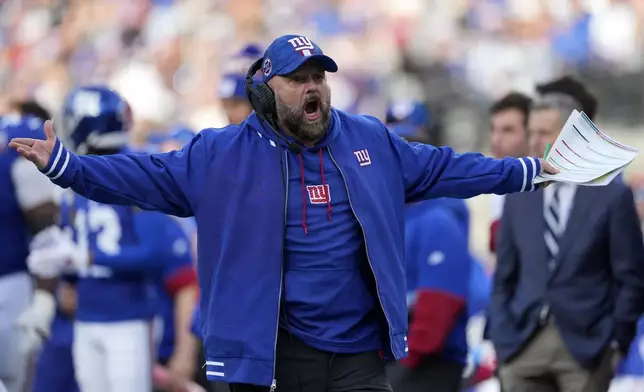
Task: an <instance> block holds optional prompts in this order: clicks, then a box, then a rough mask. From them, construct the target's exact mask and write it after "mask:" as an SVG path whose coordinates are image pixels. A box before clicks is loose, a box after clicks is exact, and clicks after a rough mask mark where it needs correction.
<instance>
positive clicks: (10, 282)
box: [0, 273, 33, 392]
mask: <svg viewBox="0 0 644 392" xmlns="http://www.w3.org/2000/svg"><path fill="white" fill-rule="evenodd" d="M32 293H33V284H32V281H31V277H30V276H29V274H27V273H16V274H11V275H5V276H0V385H3V386H4V388H5V389H6V391H8V392H23V389H24V388H25V381H26V378H27V372H28V370H27V369H28V365H29V361H30V358H29V356H28V355H27V354H28V353H24V352H23V350H22V349H21V348H22V346H21V344H20V342H21V337H22V334H21V332H20V331H19V330H18V328H17V327H16V321H17V320H18V316H20V315H21V314H22V312H24V311H25V310H26V309H27V308H28V307H29V303H30V302H31V296H32ZM1 390H2V387H0V391H1Z"/></svg>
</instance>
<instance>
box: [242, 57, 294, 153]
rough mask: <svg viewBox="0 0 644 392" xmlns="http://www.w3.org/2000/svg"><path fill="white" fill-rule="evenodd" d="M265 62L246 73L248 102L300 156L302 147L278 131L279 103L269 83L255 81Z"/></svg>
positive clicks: (258, 61) (259, 63)
mask: <svg viewBox="0 0 644 392" xmlns="http://www.w3.org/2000/svg"><path fill="white" fill-rule="evenodd" d="M263 62H264V59H263V58H260V59H258V60H257V61H255V62H254V63H253V64H252V65H251V66H250V68H248V72H247V73H246V83H245V90H246V95H247V96H248V102H250V106H251V107H252V108H253V110H255V113H257V116H259V118H260V119H261V120H264V121H265V122H266V123H268V125H269V126H270V128H271V130H272V131H273V133H275V135H276V136H277V137H278V138H280V139H281V140H282V141H283V142H285V143H286V145H287V146H288V149H289V150H290V151H291V152H292V153H294V154H299V153H301V152H302V147H300V146H299V145H298V144H296V143H293V142H291V141H290V140H288V139H287V138H286V137H284V135H282V134H281V133H280V132H278V131H277V128H278V125H277V101H276V100H275V92H274V91H273V89H272V88H271V86H269V85H268V84H267V83H258V84H255V81H254V80H253V76H255V74H256V73H257V71H259V70H260V69H261V68H262V64H263Z"/></svg>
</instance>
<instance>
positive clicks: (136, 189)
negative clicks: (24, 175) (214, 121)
mask: <svg viewBox="0 0 644 392" xmlns="http://www.w3.org/2000/svg"><path fill="white" fill-rule="evenodd" d="M202 134H203V132H202V133H200V134H198V135H197V136H195V138H194V139H193V140H192V141H191V142H190V143H188V144H187V145H186V146H184V148H183V149H182V150H180V151H173V152H169V153H163V154H151V155H150V154H134V153H133V154H116V155H102V156H77V155H75V154H74V153H71V152H69V151H68V150H67V149H66V148H65V147H64V146H63V145H62V143H61V142H60V141H59V140H57V141H56V144H55V146H54V151H53V152H52V155H51V158H50V160H49V162H48V164H47V166H46V167H45V168H44V169H42V170H41V171H42V172H43V173H44V174H45V175H47V176H48V177H49V178H50V179H51V180H52V181H53V182H54V183H55V184H56V185H59V186H61V187H63V188H67V187H71V189H73V190H74V191H75V192H76V193H78V194H80V195H82V196H85V197H87V198H88V199H91V200H94V201H97V202H99V203H106V204H120V205H136V206H138V207H140V208H142V209H144V210H157V211H162V212H164V213H167V214H171V215H177V216H192V215H193V208H192V206H191V204H190V200H194V198H191V187H190V186H189V184H191V183H195V181H194V176H195V175H196V174H195V172H196V171H198V170H196V168H197V167H199V165H202V164H204V163H205V162H206V161H207V157H208V156H209V153H208V152H207V151H206V149H207V147H206V144H207V143H206V142H204V139H203V137H202Z"/></svg>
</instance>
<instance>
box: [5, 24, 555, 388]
mask: <svg viewBox="0 0 644 392" xmlns="http://www.w3.org/2000/svg"><path fill="white" fill-rule="evenodd" d="M258 69H261V72H262V80H263V81H262V83H261V84H259V85H258V84H255V83H254V82H253V81H252V75H254V74H255V72H256V70H258ZM335 71H337V65H336V63H335V62H334V61H333V60H332V59H331V58H330V57H328V56H325V55H324V54H323V52H322V50H321V49H320V48H319V46H317V45H316V44H315V43H313V42H312V41H311V40H309V39H308V38H306V37H303V36H297V35H288V36H282V37H279V38H277V39H276V40H275V41H273V43H272V44H271V45H270V46H269V47H268V48H267V50H266V52H265V53H264V56H263V58H262V59H260V60H258V61H257V62H256V63H255V64H253V66H252V67H251V69H250V70H249V72H248V83H247V89H248V95H249V99H250V100H251V104H252V105H253V108H254V109H255V111H254V113H252V114H251V115H250V116H249V117H248V118H247V119H246V120H245V121H244V122H242V123H241V124H239V125H230V126H228V127H225V128H223V129H206V130H203V131H202V132H200V133H199V134H198V135H197V136H196V137H195V138H194V139H193V140H192V141H191V142H190V143H188V144H187V145H186V146H185V147H184V148H183V149H182V150H181V151H176V152H170V153H164V154H151V155H148V154H117V155H112V156H100V157H98V156H78V155H75V154H74V153H71V152H69V151H68V150H67V149H66V148H65V147H64V146H63V145H62V143H61V142H60V141H59V140H57V139H56V137H55V135H54V132H53V125H52V123H47V128H46V130H47V133H46V139H45V140H38V139H30V138H16V139H13V140H12V141H11V143H10V146H11V147H12V148H15V149H17V151H18V152H19V153H20V154H21V155H23V156H24V157H26V158H27V159H29V160H31V161H32V162H34V163H35V164H36V166H37V167H38V168H39V169H40V170H41V171H42V172H43V173H44V174H45V175H47V176H49V178H50V179H51V180H52V181H54V183H56V184H57V185H59V186H61V187H65V188H66V187H71V188H72V189H73V190H74V191H75V192H77V193H79V194H81V195H84V196H86V197H88V198H90V199H92V200H96V201H98V202H102V203H112V204H123V205H131V204H134V205H137V206H139V207H140V208H143V209H148V210H158V211H162V212H165V213H167V214H172V215H177V216H193V215H194V216H195V219H196V221H197V224H198V226H199V233H198V236H199V245H198V248H199V255H198V257H199V266H198V275H199V285H200V290H201V293H202V295H201V301H200V315H201V324H202V325H201V331H202V333H203V339H204V346H205V352H206V359H207V361H206V367H207V374H208V376H209V378H210V379H211V380H217V381H220V380H225V381H227V382H229V383H231V384H232V385H231V387H232V389H233V390H234V391H264V390H268V389H269V387H270V390H273V391H274V390H276V389H277V390H279V391H313V392H315V391H326V390H328V391H338V390H343V391H389V390H390V387H389V385H388V382H387V380H386V377H385V371H384V363H383V360H382V358H383V357H384V358H387V359H394V358H395V359H401V358H403V357H405V355H406V352H407V343H406V339H407V338H406V334H407V306H406V299H405V298H406V289H405V274H404V270H403V264H402V263H403V254H404V233H405V228H404V221H405V204H406V203H409V202H414V201H419V200H423V199H430V198H437V197H457V198H467V197H472V196H476V195H479V194H482V193H507V192H521V191H530V190H533V189H534V188H535V186H534V185H533V183H532V180H533V178H534V177H535V175H537V174H538V173H540V172H541V170H542V167H543V168H545V169H546V170H548V171H553V169H552V168H551V167H549V166H547V164H544V163H542V162H541V161H540V160H539V159H536V158H520V159H517V158H508V159H503V160H497V159H492V158H486V157H484V156H482V155H480V154H461V155H457V154H455V153H454V151H453V150H452V149H450V148H448V147H445V148H435V147H432V146H429V145H421V144H414V143H408V142H406V141H404V140H403V139H401V138H400V137H398V136H397V135H395V134H393V133H391V132H389V131H388V130H387V128H386V127H385V126H384V124H382V123H381V122H380V121H378V120H377V119H375V118H373V117H369V116H358V115H349V114H347V113H344V112H341V111H337V110H335V109H332V108H331V106H330V98H331V96H330V91H329V85H328V84H327V80H326V74H325V72H335Z"/></svg>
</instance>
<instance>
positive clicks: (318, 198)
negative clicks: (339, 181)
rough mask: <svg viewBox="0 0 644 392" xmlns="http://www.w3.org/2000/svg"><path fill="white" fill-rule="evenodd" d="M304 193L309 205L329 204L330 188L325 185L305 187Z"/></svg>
mask: <svg viewBox="0 0 644 392" xmlns="http://www.w3.org/2000/svg"><path fill="white" fill-rule="evenodd" d="M306 193H308V195H309V201H310V202H311V204H326V203H330V202H331V188H329V184H325V185H307V186H306Z"/></svg>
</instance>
